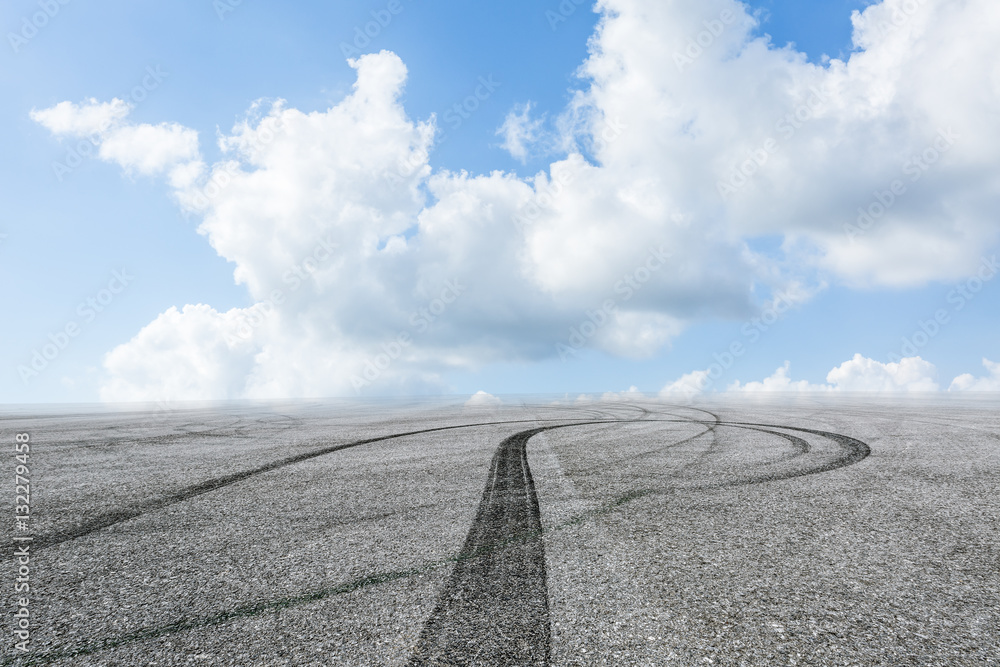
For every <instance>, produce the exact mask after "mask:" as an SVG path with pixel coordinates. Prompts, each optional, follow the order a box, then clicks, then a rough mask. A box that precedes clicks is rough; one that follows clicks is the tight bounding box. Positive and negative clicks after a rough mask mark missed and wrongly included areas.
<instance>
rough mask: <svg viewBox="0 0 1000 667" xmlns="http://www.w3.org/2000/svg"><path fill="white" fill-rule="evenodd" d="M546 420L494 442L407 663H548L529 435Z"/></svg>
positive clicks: (545, 596) (541, 553) (546, 605)
mask: <svg viewBox="0 0 1000 667" xmlns="http://www.w3.org/2000/svg"><path fill="white" fill-rule="evenodd" d="M552 428H555V427H543V428H535V429H531V430H528V431H521V432H520V433H515V434H514V435H512V436H510V437H509V438H507V439H506V440H504V441H503V442H502V443H500V447H499V448H498V449H497V452H496V454H495V455H494V456H493V462H492V465H491V467H490V474H489V478H488V480H487V482H486V489H485V490H484V491H483V497H482V500H481V501H480V503H479V510H478V511H477V512H476V518H475V521H473V524H472V528H471V529H470V530H469V533H468V536H467V537H466V538H465V545H464V546H463V547H462V551H461V552H460V554H459V560H458V563H457V564H456V565H455V569H454V570H453V571H452V574H451V577H450V579H449V580H448V584H447V585H446V587H445V589H444V591H443V592H442V593H441V597H440V599H439V601H438V604H437V607H436V608H435V609H434V612H433V613H432V614H431V617H430V619H429V620H428V621H427V623H426V625H425V626H424V629H423V632H422V633H421V635H420V639H419V640H418V642H417V646H416V649H415V650H414V652H413V656H412V657H411V659H410V662H409V665H410V667H423V666H425V665H463V664H489V665H547V664H548V661H549V653H550V649H551V639H550V631H549V596H548V588H547V586H546V581H545V550H544V546H543V543H542V539H541V536H542V523H541V513H540V511H539V507H538V497H537V495H536V494H535V483H534V480H533V479H532V477H531V469H530V467H529V466H528V455H527V443H528V440H529V439H530V438H531V437H532V436H534V435H537V434H538V433H541V432H543V431H548V430H551V429H552ZM526 536H527V539H525V538H526Z"/></svg>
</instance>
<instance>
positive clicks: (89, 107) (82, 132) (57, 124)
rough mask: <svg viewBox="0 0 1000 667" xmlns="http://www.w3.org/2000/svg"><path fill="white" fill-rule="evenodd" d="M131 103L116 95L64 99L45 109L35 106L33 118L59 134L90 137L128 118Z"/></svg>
mask: <svg viewBox="0 0 1000 667" xmlns="http://www.w3.org/2000/svg"><path fill="white" fill-rule="evenodd" d="M131 110H132V109H131V106H130V105H129V104H127V103H126V102H124V101H122V100H120V99H118V98H115V99H113V100H111V101H110V102H98V101H97V100H96V99H94V98H91V99H89V100H86V101H85V102H83V103H82V104H73V103H72V102H60V103H59V104H56V105H55V106H53V107H50V108H48V109H42V110H41V111H36V110H32V111H31V120H33V121H35V122H36V123H39V124H40V125H42V126H43V127H44V128H45V129H47V130H48V131H49V132H51V133H52V134H55V135H59V136H72V137H86V136H90V135H94V134H103V133H104V132H107V131H108V130H110V129H112V128H113V127H114V126H115V125H117V124H118V123H119V122H121V121H122V120H124V119H125V117H126V116H128V114H129V112H130V111H131Z"/></svg>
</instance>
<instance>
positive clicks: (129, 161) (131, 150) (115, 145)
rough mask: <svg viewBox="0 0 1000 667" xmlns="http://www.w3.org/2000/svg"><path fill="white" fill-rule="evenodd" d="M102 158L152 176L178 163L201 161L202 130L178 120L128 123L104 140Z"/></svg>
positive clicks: (100, 153)
mask: <svg viewBox="0 0 1000 667" xmlns="http://www.w3.org/2000/svg"><path fill="white" fill-rule="evenodd" d="M99 155H100V157H101V159H104V160H107V161H109V162H117V163H118V164H119V165H121V166H122V167H123V168H124V169H125V170H126V171H129V170H133V169H134V170H136V171H138V172H139V173H140V174H143V175H146V176H151V175H154V174H159V173H162V172H164V171H166V170H167V169H168V168H171V167H174V166H176V165H186V164H188V163H194V164H197V163H198V159H199V152H198V133H197V132H195V131H194V130H190V129H188V128H185V127H183V126H181V125H178V124H177V123H162V124H160V125H147V124H142V125H125V126H123V127H120V128H118V129H116V130H114V131H113V132H111V133H109V134H108V136H107V137H106V138H105V139H104V141H103V142H101V147H100V152H99Z"/></svg>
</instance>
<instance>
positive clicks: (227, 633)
mask: <svg viewBox="0 0 1000 667" xmlns="http://www.w3.org/2000/svg"><path fill="white" fill-rule="evenodd" d="M0 426H2V427H0V431H2V432H3V433H5V434H6V435H5V436H3V437H5V438H7V440H8V441H9V442H10V443H13V440H14V433H18V432H28V433H30V435H31V455H30V465H29V468H30V471H31V472H30V477H31V490H32V495H31V511H32V517H33V518H32V524H31V530H30V531H29V532H28V533H23V532H12V531H9V530H8V533H12V534H11V537H14V536H25V535H31V536H32V537H33V538H34V541H33V542H32V543H31V547H30V551H31V559H30V583H31V590H30V605H29V609H30V612H31V617H30V618H31V640H30V650H29V651H28V652H27V653H23V652H20V651H16V650H14V648H13V641H10V640H8V642H7V643H6V645H5V648H4V653H3V654H2V661H0V664H3V665H31V664H39V665H40V664H48V665H425V664H427V665H430V664H435V665H436V664H468V665H473V664H475V665H670V664H677V665H712V664H714V665H761V666H774V665H844V666H852V665H913V666H915V667H916V666H920V667H924V666H928V665H930V666H938V665H940V666H942V667H952V666H963V665H1000V658H998V656H1000V612H998V610H1000V535H998V521H997V517H998V515H1000V512H998V510H1000V494H997V491H996V489H997V482H996V480H997V478H998V472H1000V411H998V410H997V405H996V404H995V402H993V403H990V402H986V401H982V402H978V403H977V402H975V401H966V402H962V403H959V402H957V401H948V402H940V403H934V402H929V401H927V402H915V401H910V402H897V403H892V402H885V401H883V402H881V403H878V404H875V403H873V402H872V401H871V400H870V399H868V400H864V401H862V400H850V399H840V400H836V401H835V400H832V399H827V398H824V399H823V400H811V399H810V400H798V401H796V402H794V403H788V402H786V403H751V402H733V401H729V402H722V401H718V402H714V403H708V402H706V403H701V404H697V405H687V406H671V405H666V404H663V403H654V402H635V403H625V402H618V403H615V402H605V403H587V402H567V403H565V404H562V405H558V404H552V403H546V404H543V403H541V402H538V401H535V402H529V403H526V404H510V405H507V406H504V407H502V408H500V409H493V410H483V409H480V410H470V409H467V408H462V407H461V406H460V405H459V406H455V405H448V404H441V403H430V402H425V403H412V404H407V405H403V404H398V403H385V404H380V405H365V406H361V405H357V404H349V403H343V402H341V403H332V402H331V403H318V402H317V403H306V402H301V403H288V404H282V405H277V404H249V403H241V404H233V405H225V406H216V407H210V408H209V407H202V408H198V409H186V410H174V411H159V412H139V411H121V412H109V411H96V410H95V411H86V410H76V411H74V412H73V413H72V414H70V413H61V412H59V411H57V410H54V409H50V410H48V411H47V412H44V413H43V412H41V411H38V412H37V413H36V414H29V413H16V412H14V411H12V410H8V411H6V412H5V413H3V414H0ZM12 450H13V446H12V445H11V449H10V450H8V451H11V452H12ZM8 458H9V460H8V463H9V466H10V469H11V472H13V467H14V465H15V464H16V462H15V461H14V460H13V458H12V456H11V457H8ZM11 477H12V476H11ZM8 484H9V490H8V494H10V496H11V497H12V500H13V495H14V485H13V479H10V478H9V482H8ZM10 505H13V502H11V503H10ZM8 525H12V524H8ZM12 527H13V526H12ZM6 542H7V544H8V549H7V551H6V555H5V556H4V562H5V566H4V571H5V572H7V575H6V576H7V578H8V584H4V586H3V590H4V595H3V600H4V608H5V610H6V611H5V617H6V619H7V621H6V623H7V628H8V629H13V627H14V623H15V618H14V616H13V614H14V611H15V610H16V609H17V608H18V607H17V597H18V596H17V595H15V593H14V590H13V588H14V586H13V584H14V580H15V578H16V577H17V568H18V564H17V562H16V560H15V559H14V558H13V556H12V554H13V551H14V546H12V545H14V542H13V541H12V539H11V538H7V539H6ZM7 636H8V639H10V638H11V637H13V635H12V634H10V632H9V630H8V633H7Z"/></svg>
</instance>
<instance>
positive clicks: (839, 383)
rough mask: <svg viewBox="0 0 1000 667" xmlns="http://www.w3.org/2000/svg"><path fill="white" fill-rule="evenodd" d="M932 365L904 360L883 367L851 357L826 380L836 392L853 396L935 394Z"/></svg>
mask: <svg viewBox="0 0 1000 667" xmlns="http://www.w3.org/2000/svg"><path fill="white" fill-rule="evenodd" d="M936 377H937V369H936V368H935V367H934V364H932V363H930V362H929V361H924V360H923V359H921V358H920V357H907V358H905V359H901V360H900V361H899V363H889V364H883V363H881V362H879V361H875V360H873V359H868V358H866V357H863V356H861V355H860V354H855V355H854V358H853V359H851V360H850V361H845V362H844V363H842V364H841V365H840V366H838V367H837V368H834V369H833V370H832V371H830V372H829V374H827V376H826V381H827V382H829V383H830V384H832V385H833V386H834V387H835V388H836V389H837V390H839V391H856V392H882V393H886V392H887V393H894V392H929V391H938V389H940V387H938V384H937V382H936V381H935V378H936Z"/></svg>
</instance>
